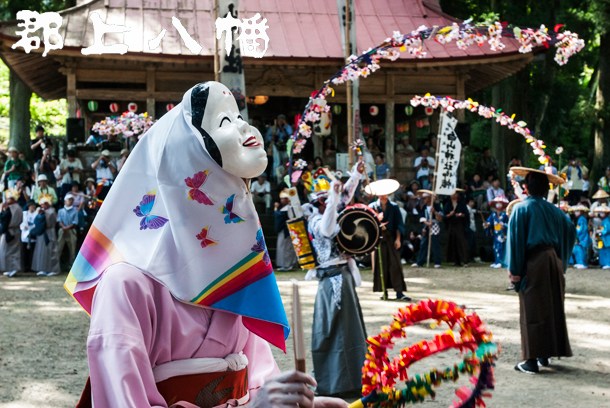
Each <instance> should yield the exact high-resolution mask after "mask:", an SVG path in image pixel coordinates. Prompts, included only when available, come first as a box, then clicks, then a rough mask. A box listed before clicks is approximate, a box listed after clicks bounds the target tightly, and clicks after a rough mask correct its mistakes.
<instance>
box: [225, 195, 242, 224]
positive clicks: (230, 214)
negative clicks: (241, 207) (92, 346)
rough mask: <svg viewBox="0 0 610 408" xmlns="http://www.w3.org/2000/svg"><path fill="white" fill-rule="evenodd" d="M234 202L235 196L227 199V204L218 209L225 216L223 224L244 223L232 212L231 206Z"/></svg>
mask: <svg viewBox="0 0 610 408" xmlns="http://www.w3.org/2000/svg"><path fill="white" fill-rule="evenodd" d="M234 200H235V194H233V195H232V196H231V197H229V198H228V199H227V203H226V204H225V205H223V206H222V207H220V212H221V213H223V214H227V216H226V217H225V224H230V223H232V222H233V223H235V224H239V223H240V222H244V220H243V218H241V217H240V216H239V215H237V214H235V213H234V212H233V204H234Z"/></svg>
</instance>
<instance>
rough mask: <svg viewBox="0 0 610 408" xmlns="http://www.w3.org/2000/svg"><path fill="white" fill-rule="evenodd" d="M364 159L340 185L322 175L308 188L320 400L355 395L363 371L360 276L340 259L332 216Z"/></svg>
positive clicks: (348, 197) (313, 342) (315, 360)
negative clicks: (359, 298)
mask: <svg viewBox="0 0 610 408" xmlns="http://www.w3.org/2000/svg"><path fill="white" fill-rule="evenodd" d="M364 168H365V166H364V159H363V158H362V157H360V158H359V160H358V163H356V165H355V166H354V168H353V169H352V171H351V173H350V174H349V180H348V181H347V182H346V183H345V185H342V184H341V182H340V181H338V180H332V181H329V180H330V179H332V178H334V177H329V176H327V175H319V176H318V177H317V178H316V179H315V180H313V182H312V183H311V190H312V192H311V194H310V195H309V196H310V201H311V204H312V205H313V207H314V208H313V214H312V215H311V217H310V218H309V221H308V232H309V235H310V236H311V237H312V245H313V248H314V251H315V253H316V258H317V260H318V264H319V265H318V266H317V267H316V269H313V270H310V271H309V272H308V273H307V276H305V279H313V277H314V276H315V277H316V278H317V279H318V280H319V281H320V283H319V284H318V293H317V295H316V301H315V304H314V315H313V327H312V331H311V332H312V335H311V336H312V339H311V346H312V359H313V367H314V373H315V378H316V382H317V383H318V386H317V389H316V392H317V393H318V394H319V395H334V394H343V393H350V392H355V391H358V390H360V389H361V386H362V379H361V377H362V371H361V370H362V366H363V365H364V359H365V356H366V352H367V344H366V329H365V326H364V321H363V319H362V310H361V309H360V302H359V300H358V295H357V294H356V288H355V287H356V286H360V283H361V279H360V271H359V270H358V267H357V266H356V262H355V261H354V260H353V259H352V258H348V257H346V256H345V255H341V254H340V253H339V250H338V248H337V244H336V242H335V240H334V238H335V236H336V235H337V234H338V233H339V231H340V228H339V224H338V223H337V217H338V215H339V212H341V211H342V210H343V209H344V208H345V206H346V205H347V203H349V202H350V200H351V199H352V197H353V195H354V191H355V190H356V188H357V187H358V182H359V180H360V177H361V176H362V173H364Z"/></svg>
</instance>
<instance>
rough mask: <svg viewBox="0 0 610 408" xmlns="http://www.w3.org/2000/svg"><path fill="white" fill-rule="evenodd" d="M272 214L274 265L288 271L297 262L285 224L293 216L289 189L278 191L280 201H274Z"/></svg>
mask: <svg viewBox="0 0 610 408" xmlns="http://www.w3.org/2000/svg"><path fill="white" fill-rule="evenodd" d="M295 193H296V191H295ZM274 216H275V232H277V244H276V247H275V248H276V249H275V251H276V255H275V265H276V267H277V268H278V270H280V271H289V270H291V269H292V268H293V267H294V266H295V265H296V263H297V254H296V252H295V251H294V246H293V245H292V239H291V238H290V231H289V230H288V226H287V225H286V221H288V220H289V219H292V218H295V214H294V210H293V209H292V207H291V205H290V195H289V189H287V188H286V189H284V190H282V191H281V192H280V202H279V203H275V212H274Z"/></svg>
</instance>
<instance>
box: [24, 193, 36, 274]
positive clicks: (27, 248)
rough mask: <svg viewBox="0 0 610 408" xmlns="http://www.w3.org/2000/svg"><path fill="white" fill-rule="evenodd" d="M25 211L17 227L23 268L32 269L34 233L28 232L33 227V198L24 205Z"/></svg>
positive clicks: (34, 216) (34, 207)
mask: <svg viewBox="0 0 610 408" xmlns="http://www.w3.org/2000/svg"><path fill="white" fill-rule="evenodd" d="M25 206H26V209H27V211H24V212H23V221H21V225H20V226H19V228H20V229H21V249H22V256H23V270H24V272H25V271H31V270H32V255H34V245H36V237H35V236H34V234H30V231H32V230H33V229H34V226H35V220H36V216H37V215H38V212H37V211H36V203H35V202H34V200H30V201H28V202H27V204H26V205H25Z"/></svg>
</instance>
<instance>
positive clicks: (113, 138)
mask: <svg viewBox="0 0 610 408" xmlns="http://www.w3.org/2000/svg"><path fill="white" fill-rule="evenodd" d="M124 146H125V144H124V143H123V142H121V141H119V140H118V136H117V135H115V134H110V135H108V139H106V140H104V141H103V142H102V149H104V150H112V151H113V152H116V151H118V150H121V148H122V147H124Z"/></svg>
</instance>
